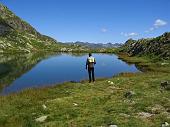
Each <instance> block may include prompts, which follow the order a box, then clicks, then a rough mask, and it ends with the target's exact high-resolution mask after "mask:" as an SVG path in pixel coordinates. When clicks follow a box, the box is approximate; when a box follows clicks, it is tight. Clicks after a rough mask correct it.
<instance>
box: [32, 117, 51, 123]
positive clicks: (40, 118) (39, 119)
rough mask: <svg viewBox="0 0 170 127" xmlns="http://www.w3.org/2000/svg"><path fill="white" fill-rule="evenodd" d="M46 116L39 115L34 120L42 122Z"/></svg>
mask: <svg viewBox="0 0 170 127" xmlns="http://www.w3.org/2000/svg"><path fill="white" fill-rule="evenodd" d="M47 117H48V116H41V117H39V118H37V119H35V121H37V122H44V121H45V120H46V119H47Z"/></svg>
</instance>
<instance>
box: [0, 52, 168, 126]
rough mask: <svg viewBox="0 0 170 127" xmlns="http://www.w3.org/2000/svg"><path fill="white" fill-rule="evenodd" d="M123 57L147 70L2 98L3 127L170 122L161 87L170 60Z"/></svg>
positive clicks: (0, 115)
mask: <svg viewBox="0 0 170 127" xmlns="http://www.w3.org/2000/svg"><path fill="white" fill-rule="evenodd" d="M120 57H121V59H123V60H126V61H128V62H129V63H136V64H137V65H138V66H139V67H144V69H145V70H147V71H145V72H144V73H135V74H133V73H123V74H120V75H117V76H114V77H112V78H109V79H100V80H97V81H96V82H95V83H88V82H87V81H83V82H81V83H64V84H62V85H58V86H54V87H50V88H41V89H30V90H25V91H23V92H21V93H18V94H11V95H8V96H0V107H1V108H0V127H32V126H35V127H39V126H47V127H48V126H49V127H67V126H68V127H94V126H104V127H107V126H109V125H117V126H118V127H159V126H161V124H162V123H164V122H168V123H170V91H168V90H164V89H161V87H160V84H161V82H162V81H166V80H170V78H169V77H170V72H169V70H170V65H169V64H170V62H169V61H157V62H156V61H155V62H153V60H150V59H147V58H139V57H131V58H129V57H127V56H125V55H121V56H120ZM146 68H147V69H146ZM128 93H131V94H130V95H129V94H128ZM37 118H40V119H41V118H42V119H43V118H44V120H42V119H41V120H42V121H43V122H40V121H41V120H40V119H37Z"/></svg>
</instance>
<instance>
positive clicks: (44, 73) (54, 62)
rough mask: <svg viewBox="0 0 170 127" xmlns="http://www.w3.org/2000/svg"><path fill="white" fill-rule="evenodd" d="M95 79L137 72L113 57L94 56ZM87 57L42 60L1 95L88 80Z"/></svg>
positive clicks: (54, 57) (105, 55)
mask: <svg viewBox="0 0 170 127" xmlns="http://www.w3.org/2000/svg"><path fill="white" fill-rule="evenodd" d="M93 56H94V57H95V59H96V62H97V64H96V65H95V75H96V77H111V76H113V75H115V74H118V73H121V72H136V71H138V70H137V68H136V67H135V66H134V65H128V64H126V63H125V62H123V61H121V60H119V59H117V56H115V55H110V54H109V55H108V54H94V55H93ZM86 59H87V55H83V56H73V55H69V54H62V55H57V56H52V57H49V58H48V59H44V60H42V61H41V62H40V63H38V64H37V65H36V66H35V67H33V68H32V69H31V70H30V71H28V72H26V73H25V74H23V75H22V76H21V77H20V78H18V79H16V80H15V81H14V82H13V83H12V84H11V85H10V86H8V87H6V88H4V89H3V92H2V93H3V94H7V93H11V92H16V91H20V90H22V89H25V88H29V87H41V86H48V85H52V84H57V83H62V82H65V81H80V80H84V79H88V74H87V71H86V70H85V63H86Z"/></svg>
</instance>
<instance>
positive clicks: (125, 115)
mask: <svg viewBox="0 0 170 127" xmlns="http://www.w3.org/2000/svg"><path fill="white" fill-rule="evenodd" d="M119 115H120V116H123V117H125V118H128V117H130V115H128V114H125V113H120V114H119Z"/></svg>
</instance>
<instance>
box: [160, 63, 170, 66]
mask: <svg viewBox="0 0 170 127" xmlns="http://www.w3.org/2000/svg"><path fill="white" fill-rule="evenodd" d="M168 64H169V63H161V65H162V66H163V65H168Z"/></svg>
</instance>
